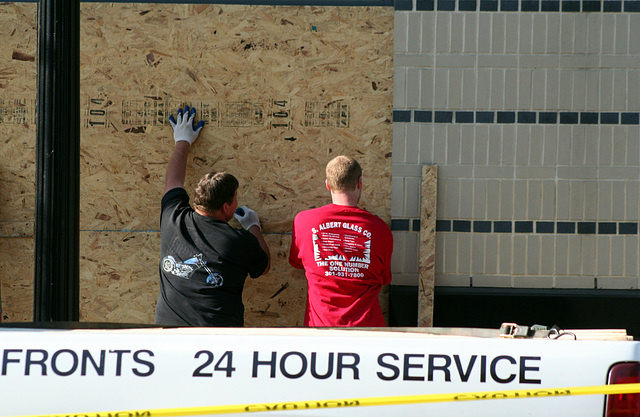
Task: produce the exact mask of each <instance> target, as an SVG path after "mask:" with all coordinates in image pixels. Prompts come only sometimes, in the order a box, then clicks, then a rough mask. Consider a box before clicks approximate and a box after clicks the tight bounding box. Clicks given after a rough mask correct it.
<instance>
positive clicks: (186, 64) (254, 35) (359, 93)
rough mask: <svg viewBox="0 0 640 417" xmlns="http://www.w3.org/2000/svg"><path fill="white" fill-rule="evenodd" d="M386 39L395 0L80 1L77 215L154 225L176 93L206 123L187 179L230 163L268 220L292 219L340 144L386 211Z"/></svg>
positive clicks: (319, 197) (267, 226)
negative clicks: (330, 2)
mask: <svg viewBox="0 0 640 417" xmlns="http://www.w3.org/2000/svg"><path fill="white" fill-rule="evenodd" d="M392 53H393V10H392V9H390V8H368V7H332V8H330V7H293V6H258V7H257V6H239V5H151V4H83V7H82V55H81V60H82V74H81V76H82V82H81V85H82V92H83V106H84V110H85V113H84V119H83V120H84V129H83V131H82V140H83V146H82V173H83V175H84V176H83V179H84V181H83V185H82V192H83V196H91V197H90V198H85V199H84V200H83V204H82V224H83V227H85V228H87V229H91V230H120V229H123V228H124V229H142V230H146V229H149V230H152V229H157V227H158V226H157V224H158V216H157V205H158V201H159V199H160V196H161V191H162V181H163V180H162V179H163V175H164V168H165V165H166V162H167V160H168V158H169V156H170V153H171V150H172V148H173V139H172V132H171V128H170V127H169V125H168V122H167V117H168V114H169V113H171V112H175V110H176V109H177V108H178V107H179V106H180V105H181V104H182V103H186V104H190V105H191V106H193V107H195V108H196V109H197V110H198V114H199V117H200V118H202V120H204V121H205V122H206V123H207V124H206V126H205V128H204V129H203V131H202V134H201V136H200V138H199V140H198V141H197V142H196V144H195V145H194V147H193V149H192V151H191V159H190V166H189V171H188V172H187V188H188V189H192V188H193V187H194V186H195V183H196V182H197V180H198V178H200V177H201V176H202V175H203V174H205V173H207V172H209V171H211V170H225V171H229V172H231V173H233V174H234V175H236V176H237V177H238V179H239V180H240V183H241V185H242V190H241V196H240V197H241V198H240V200H241V201H240V203H241V204H245V205H247V206H249V207H252V208H254V209H256V210H257V211H258V212H259V213H260V216H261V220H262V222H263V226H264V230H265V232H267V233H272V232H277V233H286V232H289V231H290V227H291V222H292V220H293V217H294V216H295V214H296V213H297V212H298V211H300V210H302V209H306V208H309V207H315V206H319V205H322V204H325V203H326V201H327V195H326V192H325V189H324V186H323V172H324V166H325V165H326V163H327V161H328V160H329V159H330V158H331V157H333V156H335V155H339V154H342V153H346V154H351V155H354V156H355V157H356V158H358V159H359V160H360V162H361V163H362V165H363V168H364V170H365V174H368V175H367V176H366V183H365V184H366V188H365V194H364V196H363V204H364V205H365V207H368V208H369V209H370V210H371V211H373V212H374V213H375V214H378V215H380V216H381V217H382V218H384V219H386V220H389V216H390V179H391V175H390V172H391V171H390V170H391V154H390V152H391V123H390V122H391V114H392V74H393V65H392V56H393V55H392Z"/></svg>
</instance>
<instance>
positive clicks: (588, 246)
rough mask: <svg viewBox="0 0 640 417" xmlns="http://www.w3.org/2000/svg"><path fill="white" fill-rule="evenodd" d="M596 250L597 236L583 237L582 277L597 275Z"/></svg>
mask: <svg viewBox="0 0 640 417" xmlns="http://www.w3.org/2000/svg"><path fill="white" fill-rule="evenodd" d="M596 248H597V245H596V235H585V236H583V237H582V272H581V274H580V275H583V276H584V275H588V276H595V275H596V259H597V250H596Z"/></svg>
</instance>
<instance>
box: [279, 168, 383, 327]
mask: <svg viewBox="0 0 640 417" xmlns="http://www.w3.org/2000/svg"><path fill="white" fill-rule="evenodd" d="M326 171H327V179H326V181H325V183H326V186H327V189H328V190H329V191H330V192H331V200H332V204H328V205H326V206H323V207H319V208H315V209H311V210H305V211H302V212H300V213H298V215H297V216H296V217H295V219H294V221H293V231H292V234H291V249H290V251H289V263H290V264H291V265H292V266H294V267H296V268H304V270H305V275H306V276H307V283H308V287H309V289H308V292H307V308H306V311H305V317H304V324H305V326H311V327H324V326H329V327H333V326H336V327H337V326H358V327H385V326H386V324H385V321H384V317H383V316H382V309H381V308H380V302H379V301H378V295H379V294H380V289H381V288H382V286H383V285H388V284H389V283H390V282H391V253H392V251H393V236H392V235H391V229H389V226H388V225H387V224H386V223H385V222H384V221H383V220H382V219H380V218H379V217H377V216H374V215H373V214H371V213H369V212H368V211H366V210H362V209H359V208H358V207H357V204H358V202H359V201H360V194H361V192H362V168H361V167H360V164H358V162H357V161H356V160H355V159H353V158H350V157H347V156H338V157H336V158H334V159H332V160H331V161H330V162H329V163H328V164H327V170H326Z"/></svg>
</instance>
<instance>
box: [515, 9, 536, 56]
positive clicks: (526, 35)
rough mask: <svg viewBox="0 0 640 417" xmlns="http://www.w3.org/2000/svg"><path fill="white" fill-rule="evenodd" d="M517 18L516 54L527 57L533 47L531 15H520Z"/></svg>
mask: <svg viewBox="0 0 640 417" xmlns="http://www.w3.org/2000/svg"><path fill="white" fill-rule="evenodd" d="M518 17H519V18H520V21H519V22H518V36H519V39H518V42H519V43H518V52H519V53H520V54H521V55H529V54H531V51H532V46H533V45H532V44H533V13H521V14H520V15H519V16H518ZM514 35H515V33H514Z"/></svg>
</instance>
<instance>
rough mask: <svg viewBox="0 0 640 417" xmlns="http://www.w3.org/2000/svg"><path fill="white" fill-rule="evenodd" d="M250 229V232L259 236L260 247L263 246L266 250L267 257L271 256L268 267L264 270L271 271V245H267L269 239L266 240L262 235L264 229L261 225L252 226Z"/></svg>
mask: <svg viewBox="0 0 640 417" xmlns="http://www.w3.org/2000/svg"><path fill="white" fill-rule="evenodd" d="M248 231H249V233H251V234H252V235H254V236H255V237H256V238H258V243H260V247H261V248H262V250H263V251H265V252H266V254H267V257H268V258H269V263H268V264H267V269H265V271H264V273H265V274H266V273H267V272H269V269H271V252H269V245H267V241H266V240H264V237H263V236H262V230H261V229H260V227H258V226H252V227H250V228H249V230H248Z"/></svg>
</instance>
